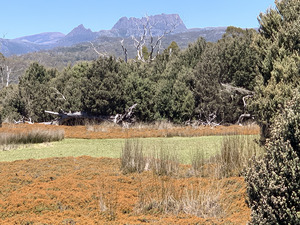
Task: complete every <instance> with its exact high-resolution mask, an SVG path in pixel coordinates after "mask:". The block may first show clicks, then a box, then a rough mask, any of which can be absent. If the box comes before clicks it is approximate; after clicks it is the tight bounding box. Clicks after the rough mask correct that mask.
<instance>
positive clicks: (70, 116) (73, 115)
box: [44, 104, 137, 127]
mask: <svg viewBox="0 0 300 225" xmlns="http://www.w3.org/2000/svg"><path fill="white" fill-rule="evenodd" d="M136 106H137V104H134V105H132V106H131V107H129V108H128V109H127V110H126V111H125V113H124V114H116V115H114V116H102V115H100V116H94V115H89V114H88V113H86V112H64V111H63V110H60V111H59V112H53V111H47V110H45V113H49V114H51V115H56V116H57V117H58V118H57V119H56V120H54V121H51V122H44V124H58V125H62V124H66V123H68V121H70V120H78V121H79V120H96V121H109V122H113V123H115V124H119V125H121V126H123V127H128V126H129V124H131V123H132V122H134V120H135V119H134V115H133V114H134V112H133V110H134V108H135V107H136Z"/></svg>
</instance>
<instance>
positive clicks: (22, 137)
mask: <svg viewBox="0 0 300 225" xmlns="http://www.w3.org/2000/svg"><path fill="white" fill-rule="evenodd" d="M63 138H64V130H62V129H61V130H57V129H56V130H40V129H37V130H29V131H27V132H18V133H9V132H3V133H0V145H16V144H29V143H43V142H51V141H61V140H62V139H63Z"/></svg>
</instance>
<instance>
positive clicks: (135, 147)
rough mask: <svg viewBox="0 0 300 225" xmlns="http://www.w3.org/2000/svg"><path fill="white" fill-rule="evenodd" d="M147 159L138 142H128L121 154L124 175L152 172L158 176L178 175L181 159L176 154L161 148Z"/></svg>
mask: <svg viewBox="0 0 300 225" xmlns="http://www.w3.org/2000/svg"><path fill="white" fill-rule="evenodd" d="M149 155H150V157H146V154H145V153H144V151H143V146H142V144H141V143H140V142H139V141H138V140H130V139H128V140H126V141H125V145H124V147H123V148H122V152H121V168H120V169H121V171H122V172H123V173H124V174H127V173H134V172H138V173H141V172H143V171H148V170H152V171H153V172H154V173H155V174H156V175H159V176H169V175H177V174H178V171H179V159H178V156H177V154H176V153H175V152H171V151H169V150H168V149H163V148H161V149H160V150H159V151H156V152H153V153H152V154H149Z"/></svg>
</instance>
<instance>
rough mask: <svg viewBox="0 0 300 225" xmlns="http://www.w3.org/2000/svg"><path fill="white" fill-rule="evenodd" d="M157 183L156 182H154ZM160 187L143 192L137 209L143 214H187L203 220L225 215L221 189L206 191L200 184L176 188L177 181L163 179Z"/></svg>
mask: <svg viewBox="0 0 300 225" xmlns="http://www.w3.org/2000/svg"><path fill="white" fill-rule="evenodd" d="M154 183H156V182H154ZM159 183H160V184H159V185H153V187H152V189H153V190H152V193H153V194H152V195H150V196H149V191H150V190H141V191H140V192H139V200H138V202H137V204H136V207H135V212H136V213H143V214H172V215H179V214H187V215H192V216H197V217H201V218H208V217H210V218H211V217H214V218H220V217H222V216H224V215H225V211H224V210H223V208H222V206H221V204H220V188H219V187H218V186H216V185H212V183H211V184H210V185H212V186H214V188H209V189H205V187H202V186H201V184H200V183H197V184H191V185H189V186H183V185H181V186H176V185H175V183H176V182H175V181H173V180H168V179H165V178H162V179H161V180H160V181H159Z"/></svg>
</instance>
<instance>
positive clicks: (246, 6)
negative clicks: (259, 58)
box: [0, 0, 274, 39]
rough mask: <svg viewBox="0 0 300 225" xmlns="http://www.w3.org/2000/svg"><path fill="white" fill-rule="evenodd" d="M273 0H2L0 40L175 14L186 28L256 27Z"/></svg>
mask: <svg viewBox="0 0 300 225" xmlns="http://www.w3.org/2000/svg"><path fill="white" fill-rule="evenodd" d="M270 7H274V0H105V1H104V0H3V1H2V3H1V13H0V21H1V23H0V38H2V37H3V36H4V35H5V38H9V39H11V38H16V37H21V36H26V35H32V34H38V33H42V32H62V33H64V34H67V33H68V32H70V31H71V30H72V29H73V28H74V27H76V26H78V25H80V24H83V25H84V26H85V27H86V28H90V29H91V30H92V31H99V30H107V29H111V28H112V26H113V25H114V24H115V23H116V22H117V20H118V19H119V18H120V17H123V16H127V17H138V18H141V17H143V16H144V15H146V14H147V15H155V14H161V13H167V14H168V13H177V14H179V15H180V17H181V19H182V20H183V22H184V23H185V25H186V26H187V28H195V27H197V28H201V27H217V26H230V25H231V26H237V27H242V28H249V27H258V22H257V17H258V15H259V13H260V12H265V11H266V10H267V9H268V8H270Z"/></svg>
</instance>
